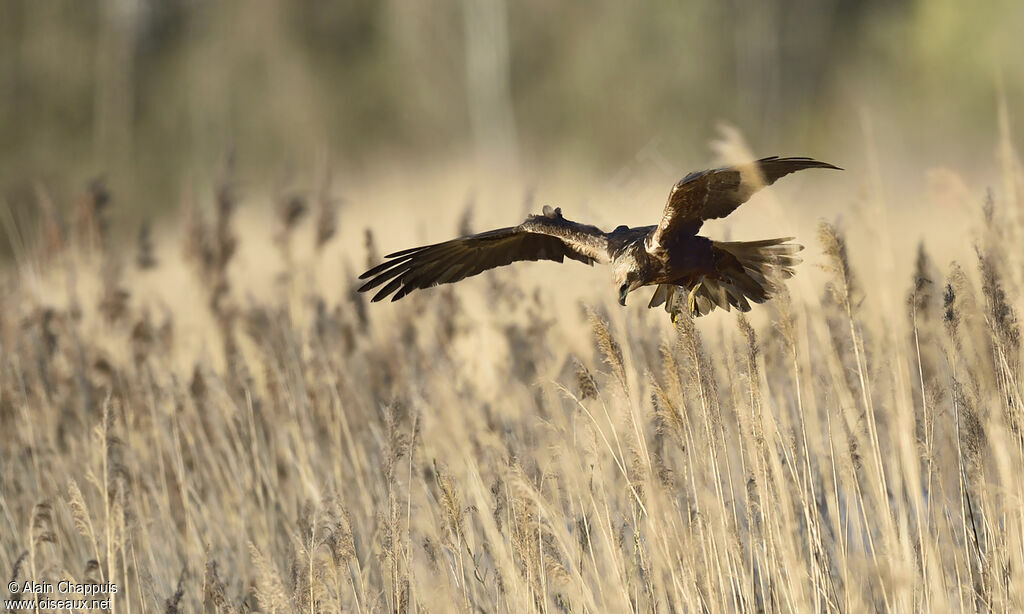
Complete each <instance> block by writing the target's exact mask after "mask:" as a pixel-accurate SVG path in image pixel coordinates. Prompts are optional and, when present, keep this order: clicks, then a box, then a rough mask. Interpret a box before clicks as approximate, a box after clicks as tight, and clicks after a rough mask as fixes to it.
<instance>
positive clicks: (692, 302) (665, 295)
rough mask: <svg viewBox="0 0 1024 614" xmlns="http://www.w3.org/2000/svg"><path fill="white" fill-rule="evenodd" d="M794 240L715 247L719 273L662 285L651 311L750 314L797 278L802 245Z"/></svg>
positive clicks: (771, 240) (713, 249)
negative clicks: (786, 281) (752, 305)
mask: <svg viewBox="0 0 1024 614" xmlns="http://www.w3.org/2000/svg"><path fill="white" fill-rule="evenodd" d="M792 240H793V239H792V237H787V238H782V239H765V240H762V241H735V242H720V241H714V242H713V243H712V253H713V254H714V261H715V271H714V272H713V273H711V274H705V275H702V276H700V277H699V278H697V279H695V280H693V281H689V283H686V284H680V285H675V284H661V285H659V286H658V288H657V290H655V292H654V296H653V297H651V302H650V304H649V305H648V306H649V307H657V306H658V305H662V304H664V305H665V311H668V312H669V313H672V314H675V313H678V312H679V311H681V310H686V311H688V312H689V313H690V314H691V315H692V316H694V317H697V316H702V315H706V314H708V313H710V312H711V311H713V310H714V309H715V308H716V307H721V308H722V309H725V310H726V311H729V310H730V309H732V308H735V309H737V310H739V311H750V303H752V302H753V303H763V302H765V301H766V300H768V299H770V298H771V295H772V292H773V290H774V289H775V288H776V286H777V284H778V282H779V281H780V280H783V279H789V278H790V277H792V276H793V274H794V270H793V267H794V266H795V265H797V264H799V263H800V259H799V258H797V257H796V253H797V252H799V251H800V250H802V249H803V246H802V245H797V244H795V243H789V241H792Z"/></svg>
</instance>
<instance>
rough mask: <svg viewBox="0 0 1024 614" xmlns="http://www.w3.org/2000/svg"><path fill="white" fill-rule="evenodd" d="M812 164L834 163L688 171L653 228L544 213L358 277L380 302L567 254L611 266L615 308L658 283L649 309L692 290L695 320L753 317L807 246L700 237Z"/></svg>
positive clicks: (773, 161) (776, 162) (778, 162)
mask: <svg viewBox="0 0 1024 614" xmlns="http://www.w3.org/2000/svg"><path fill="white" fill-rule="evenodd" d="M807 168H830V169H835V170H841V169H839V167H837V166H833V165H831V164H828V163H825V162H819V161H818V160H813V159H811V158H779V157H777V156H772V157H770V158H762V159H761V160H758V161H756V162H751V163H747V164H741V165H738V166H730V167H725V168H717V169H713V170H705V171H698V172H695V173H690V174H689V175H687V176H686V177H684V178H683V179H682V180H681V181H680V182H679V183H677V184H676V185H675V186H673V187H672V191H671V192H669V195H668V202H667V203H666V204H665V213H664V214H663V215H662V217H661V222H660V223H658V225H657V226H641V227H639V228H629V227H628V226H619V227H618V228H616V229H615V230H613V231H611V232H604V231H602V230H601V229H600V228H597V227H595V226H589V225H586V224H580V223H577V222H573V221H571V220H568V219H566V218H564V217H562V210H561V209H558V208H556V209H552V208H551V207H544V213H543V214H542V215H531V216H529V217H527V218H526V221H524V222H523V223H522V224H520V225H518V226H512V227H509V228H500V229H498V230H489V231H487V232H481V233H479V234H475V235H469V236H465V237H460V238H458V239H453V240H451V241H445V242H444V243H437V244H435V245H427V246H424V247H414V248H411V249H406V250H402V251H400V252H395V253H393V254H389V255H387V256H386V260H385V262H384V263H383V264H381V265H379V266H376V267H373V268H372V269H370V270H369V271H366V272H365V273H363V274H362V275H360V276H359V279H366V280H367V281H366V283H365V284H363V286H362V287H360V288H359V291H360V292H366V291H368V290H372V289H374V288H377V287H378V286H380V285H382V284H384V287H383V288H381V289H380V290H379V291H378V292H377V293H376V294H375V295H374V297H373V301H374V302H376V301H380V300H383V299H384V298H386V297H387V296H389V295H392V294H393V296H392V298H391V300H393V301H397V300H398V299H400V298H402V297H404V296H406V295H407V294H409V293H410V292H412V291H413V290H417V289H420V288H429V287H431V286H436V285H438V284H448V283H453V282H456V281H459V280H461V279H465V278H467V277H471V276H473V275H477V274H479V273H482V272H484V271H486V270H488V269H493V268H496V267H500V266H505V265H507V264H511V263H513V262H519V261H522V260H553V261H555V262H563V261H564V260H565V259H566V258H569V259H572V260H578V261H579V262H585V263H587V264H593V263H595V262H600V263H602V264H610V265H612V269H613V271H614V276H615V284H616V285H617V286H618V289H619V303H620V304H622V305H625V304H626V296H627V295H628V294H629V293H630V292H632V291H633V290H636V289H637V288H641V287H643V286H657V289H656V290H655V292H654V296H653V297H652V298H651V302H650V304H649V305H648V307H656V306H658V305H662V304H664V305H665V309H666V310H667V311H669V312H670V313H671V312H672V310H673V306H674V303H675V295H676V292H677V290H678V289H682V290H683V291H684V292H685V293H686V308H687V309H688V310H689V312H690V314H691V315H694V316H702V315H705V314H707V313H709V312H711V311H712V310H714V308H715V307H721V308H723V309H725V310H726V311H728V310H729V309H730V308H731V307H734V308H736V309H738V310H740V311H749V310H750V303H751V302H753V303H763V302H764V301H766V300H768V299H769V298H771V292H772V290H773V289H774V287H775V284H776V283H777V280H778V279H786V278H789V277H791V276H792V275H793V266H794V265H796V264H797V263H799V262H800V260H799V259H798V258H797V257H796V256H795V254H796V253H797V252H799V251H800V250H801V249H803V246H801V245H797V244H794V243H789V241H791V240H792V237H789V238H782V239H764V240H761V241H737V242H722V241H713V240H711V239H708V238H707V237H702V236H700V235H698V234H697V231H699V230H700V227H701V225H702V224H703V223H704V220H710V219H716V218H722V217H725V216H727V215H729V214H730V213H732V212H733V211H735V210H736V208H737V207H739V206H740V205H742V204H743V203H744V202H746V201H747V199H749V198H750V197H751V195H753V194H754V193H755V192H757V191H758V190H760V189H761V188H763V187H765V186H769V185H771V184H773V183H775V181H776V180H778V179H779V178H780V177H783V176H785V175H788V174H790V173H794V172H796V171H800V170H804V169H807Z"/></svg>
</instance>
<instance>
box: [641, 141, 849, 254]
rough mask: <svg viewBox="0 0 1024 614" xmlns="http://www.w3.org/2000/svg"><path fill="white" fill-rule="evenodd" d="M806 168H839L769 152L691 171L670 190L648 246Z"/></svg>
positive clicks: (662, 242)
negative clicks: (732, 163) (757, 157)
mask: <svg viewBox="0 0 1024 614" xmlns="http://www.w3.org/2000/svg"><path fill="white" fill-rule="evenodd" d="M805 168H831V169H835V170H842V169H840V168H839V167H838V166H833V165H832V164H829V163H827V162H820V161H818V160H814V159H812V158H780V157H778V156H772V157H770V158H762V159H760V160H757V161H756V162H750V163H747V164H740V165H737V166H727V167H724V168H716V169H711V170H706V171H697V172H694V173H690V174H689V175H687V176H686V177H683V178H682V179H681V180H680V181H679V183H677V184H676V185H675V186H673V187H672V191H671V192H669V195H668V202H667V203H665V213H664V215H662V218H661V223H659V224H658V227H657V228H656V229H655V230H654V232H652V233H651V237H650V241H649V242H648V246H649V248H650V249H652V250H653V249H660V248H661V247H662V246H665V245H666V244H668V243H670V242H671V240H672V237H674V236H676V235H693V234H696V233H697V231H698V230H700V227H701V225H702V224H703V223H704V220H710V219H715V218H720V217H725V216H727V215H729V214H730V213H732V212H733V211H735V210H736V208H737V207H739V206H740V205H742V204H743V203H745V202H746V201H747V199H749V198H750V197H751V196H752V195H753V194H754V193H755V192H757V191H758V190H760V189H761V188H763V187H766V186H770V185H771V184H773V183H775V181H776V180H777V179H779V178H780V177H784V176H786V175H788V174H790V173H795V172H796V171H801V170H804V169H805Z"/></svg>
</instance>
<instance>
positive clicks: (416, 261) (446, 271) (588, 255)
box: [359, 207, 608, 302]
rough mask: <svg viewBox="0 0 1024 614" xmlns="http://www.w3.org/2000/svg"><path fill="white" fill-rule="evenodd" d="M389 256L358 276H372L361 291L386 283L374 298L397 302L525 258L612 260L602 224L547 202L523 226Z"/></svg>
mask: <svg viewBox="0 0 1024 614" xmlns="http://www.w3.org/2000/svg"><path fill="white" fill-rule="evenodd" d="M385 258H386V260H385V262H384V263H383V264H380V265H378V266H375V267H373V268H372V269H370V270H369V271H366V272H365V273H363V274H362V275H360V276H359V279H367V280H368V281H367V282H366V283H365V284H363V285H362V286H361V287H360V288H359V291H360V292H366V291H368V290H372V289H374V288H376V287H378V286H380V285H381V284H385V283H386V285H385V286H384V287H383V288H381V289H380V290H379V291H378V292H377V293H376V294H375V295H374V296H373V299H372V300H373V302H377V301H380V300H383V299H384V298H386V297H387V296H388V295H389V294H392V293H394V296H393V297H392V298H391V300H392V301H397V300H398V299H400V298H402V297H404V296H406V295H407V294H409V293H410V292H412V291H413V290H417V289H420V288H429V287H431V286H436V285H438V284H450V283H454V282H457V281H460V280H462V279H465V278H467V277H472V276H473V275H479V274H480V273H483V272H484V271H487V270H489V269H494V268H497V267H500V266H505V265H508V264H511V263H513V262H520V261H524V260H553V261H555V262H563V261H564V259H565V258H570V259H572V260H578V261H580V262H584V263H586V264H593V263H594V262H604V261H607V260H608V240H607V237H606V235H605V233H604V232H602V231H601V230H600V229H598V228H596V227H594V226H588V225H585V224H578V223H576V222H573V221H571V220H567V219H565V218H564V217H562V212H561V210H560V209H551V208H550V207H545V208H544V215H531V216H529V217H528V218H526V221H525V222H523V223H522V224H520V225H519V226H515V227H509V228H500V229H498V230H489V231H487V232H481V233H479V234H475V235H469V236H465V237H460V238H458V239H453V240H451V241H445V242H444V243H437V244H435V245H426V246H424V247H414V248H412V249H406V250H402V251H400V252H395V253H393V254H388V255H387V256H385Z"/></svg>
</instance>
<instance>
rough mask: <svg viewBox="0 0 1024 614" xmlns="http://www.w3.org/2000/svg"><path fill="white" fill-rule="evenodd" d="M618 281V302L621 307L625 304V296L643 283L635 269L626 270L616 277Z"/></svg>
mask: <svg viewBox="0 0 1024 614" xmlns="http://www.w3.org/2000/svg"><path fill="white" fill-rule="evenodd" d="M618 282H619V304H620V305H622V306H623V307H625V306H626V297H627V296H628V295H629V293H630V292H632V291H633V290H636V289H637V288H639V287H641V286H643V285H644V284H643V280H641V279H640V274H639V273H637V272H636V271H628V272H627V273H625V275H623V276H621V277H620V278H619V279H618Z"/></svg>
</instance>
